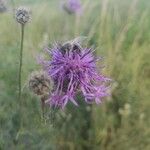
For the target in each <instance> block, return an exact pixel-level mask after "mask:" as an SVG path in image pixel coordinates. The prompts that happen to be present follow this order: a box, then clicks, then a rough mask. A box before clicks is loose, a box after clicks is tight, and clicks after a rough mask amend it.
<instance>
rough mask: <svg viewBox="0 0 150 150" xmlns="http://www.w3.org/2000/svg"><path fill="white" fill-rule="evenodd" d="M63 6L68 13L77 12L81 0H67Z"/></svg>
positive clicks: (79, 9) (79, 10)
mask: <svg viewBox="0 0 150 150" xmlns="http://www.w3.org/2000/svg"><path fill="white" fill-rule="evenodd" d="M63 8H64V9H65V10H66V11H67V12H68V13H70V14H74V13H78V12H81V2H80V0H67V2H66V3H64V5H63Z"/></svg>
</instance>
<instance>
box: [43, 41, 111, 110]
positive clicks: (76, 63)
mask: <svg viewBox="0 0 150 150" xmlns="http://www.w3.org/2000/svg"><path fill="white" fill-rule="evenodd" d="M47 52H48V54H49V56H50V60H43V61H42V64H43V66H44V70H45V71H46V72H47V73H48V75H49V76H50V78H51V80H52V82H53V90H52V91H51V94H50V96H49V99H48V100H47V101H46V102H47V103H48V104H50V106H52V107H61V108H64V107H65V106H66V104H67V103H68V102H69V101H71V102H72V103H74V104H75V105H76V106H78V103H77V99H76V97H77V95H78V94H79V93H82V94H83V96H84V99H85V101H86V102H87V103H93V102H94V101H95V102H96V103H97V104H99V103H101V101H102V98H103V97H105V96H108V91H107V90H108V88H109V86H108V85H107V83H108V81H110V79H109V78H106V77H104V76H103V75H101V74H99V73H98V69H97V67H96V62H97V61H98V59H96V58H95V56H94V55H93V51H92V49H90V48H82V47H81V45H79V43H66V44H64V45H59V44H56V45H54V47H53V48H52V49H47Z"/></svg>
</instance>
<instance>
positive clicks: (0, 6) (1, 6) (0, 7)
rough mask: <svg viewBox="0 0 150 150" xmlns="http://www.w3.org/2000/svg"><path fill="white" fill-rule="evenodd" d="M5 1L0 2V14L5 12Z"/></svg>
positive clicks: (0, 0)
mask: <svg viewBox="0 0 150 150" xmlns="http://www.w3.org/2000/svg"><path fill="white" fill-rule="evenodd" d="M6 2H7V1H6V0H0V13H3V12H5V11H7V6H6Z"/></svg>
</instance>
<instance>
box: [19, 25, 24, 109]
mask: <svg viewBox="0 0 150 150" xmlns="http://www.w3.org/2000/svg"><path fill="white" fill-rule="evenodd" d="M23 42H24V25H21V44H20V56H19V82H18V84H19V85H18V86H19V102H20V109H21V107H22V100H21V95H22V91H21V90H22V58H23Z"/></svg>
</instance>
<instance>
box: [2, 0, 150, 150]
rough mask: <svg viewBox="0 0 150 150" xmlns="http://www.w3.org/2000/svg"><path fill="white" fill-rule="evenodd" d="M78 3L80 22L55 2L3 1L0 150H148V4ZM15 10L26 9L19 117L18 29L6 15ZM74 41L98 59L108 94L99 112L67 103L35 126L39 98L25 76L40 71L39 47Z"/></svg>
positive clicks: (117, 0) (96, 108) (135, 1)
mask: <svg viewBox="0 0 150 150" xmlns="http://www.w3.org/2000/svg"><path fill="white" fill-rule="evenodd" d="M12 2H14V3H12ZM82 2H83V6H84V11H83V14H82V16H81V17H79V16H70V15H68V14H66V13H65V12H63V10H62V9H61V7H60V1H59V0H50V1H48V0H42V1H40V0H36V1H34V0H14V1H9V3H8V6H9V11H8V12H6V13H3V14H0V149H1V150H9V149H11V150H24V149H30V150H41V149H42V150H51V149H52V150H55V149H56V150H63V149H64V150H76V149H77V150H84V149H85V150H88V149H89V150H92V149H93V150H99V149H102V150H106V149H107V150H149V149H150V128H149V126H150V119H149V115H150V109H149V108H150V101H149V97H150V94H149V93H150V92H149V89H150V79H149V77H150V68H149V66H150V61H149V59H150V55H149V54H150V18H149V16H150V1H149V0H132V1H131V0H126V1H123V0H122V1H121V0H93V1H91V0H83V1H82ZM19 5H27V6H29V7H30V8H31V10H32V20H31V22H30V23H29V24H28V25H27V26H26V28H25V30H26V31H25V43H24V60H23V83H24V88H23V98H22V100H23V108H22V112H23V114H22V115H20V114H19V113H18V112H19V102H18V100H17V91H18V90H17V84H18V60H19V59H18V57H19V46H20V44H19V43H20V26H19V25H18V24H17V23H16V22H15V19H14V17H13V13H12V8H13V7H17V6H19ZM78 36H87V37H88V44H89V46H92V45H94V46H95V47H96V53H97V55H102V56H104V57H105V59H104V62H102V64H105V65H106V67H105V69H104V70H103V72H104V74H106V75H107V76H110V77H111V78H113V79H114V81H115V82H114V84H113V86H112V95H111V96H110V97H109V98H107V99H106V100H105V102H104V103H103V104H102V105H100V106H96V105H93V106H87V105H84V104H81V106H80V107H79V108H76V107H74V106H72V105H71V104H70V105H69V106H68V107H67V109H66V110H65V111H59V110H56V111H55V112H53V113H52V110H50V109H49V108H47V114H46V120H42V119H41V106H40V100H39V98H37V97H35V96H34V95H33V94H32V93H30V91H29V90H28V87H27V80H28V75H29V74H30V73H31V72H32V71H34V70H37V69H39V68H40V66H38V65H37V64H36V56H37V55H38V54H39V53H41V52H42V48H43V47H44V46H45V45H46V44H51V43H53V42H54V41H65V40H70V39H73V38H75V37H78ZM79 99H82V97H79ZM52 118H53V122H52ZM21 122H22V124H21Z"/></svg>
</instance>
